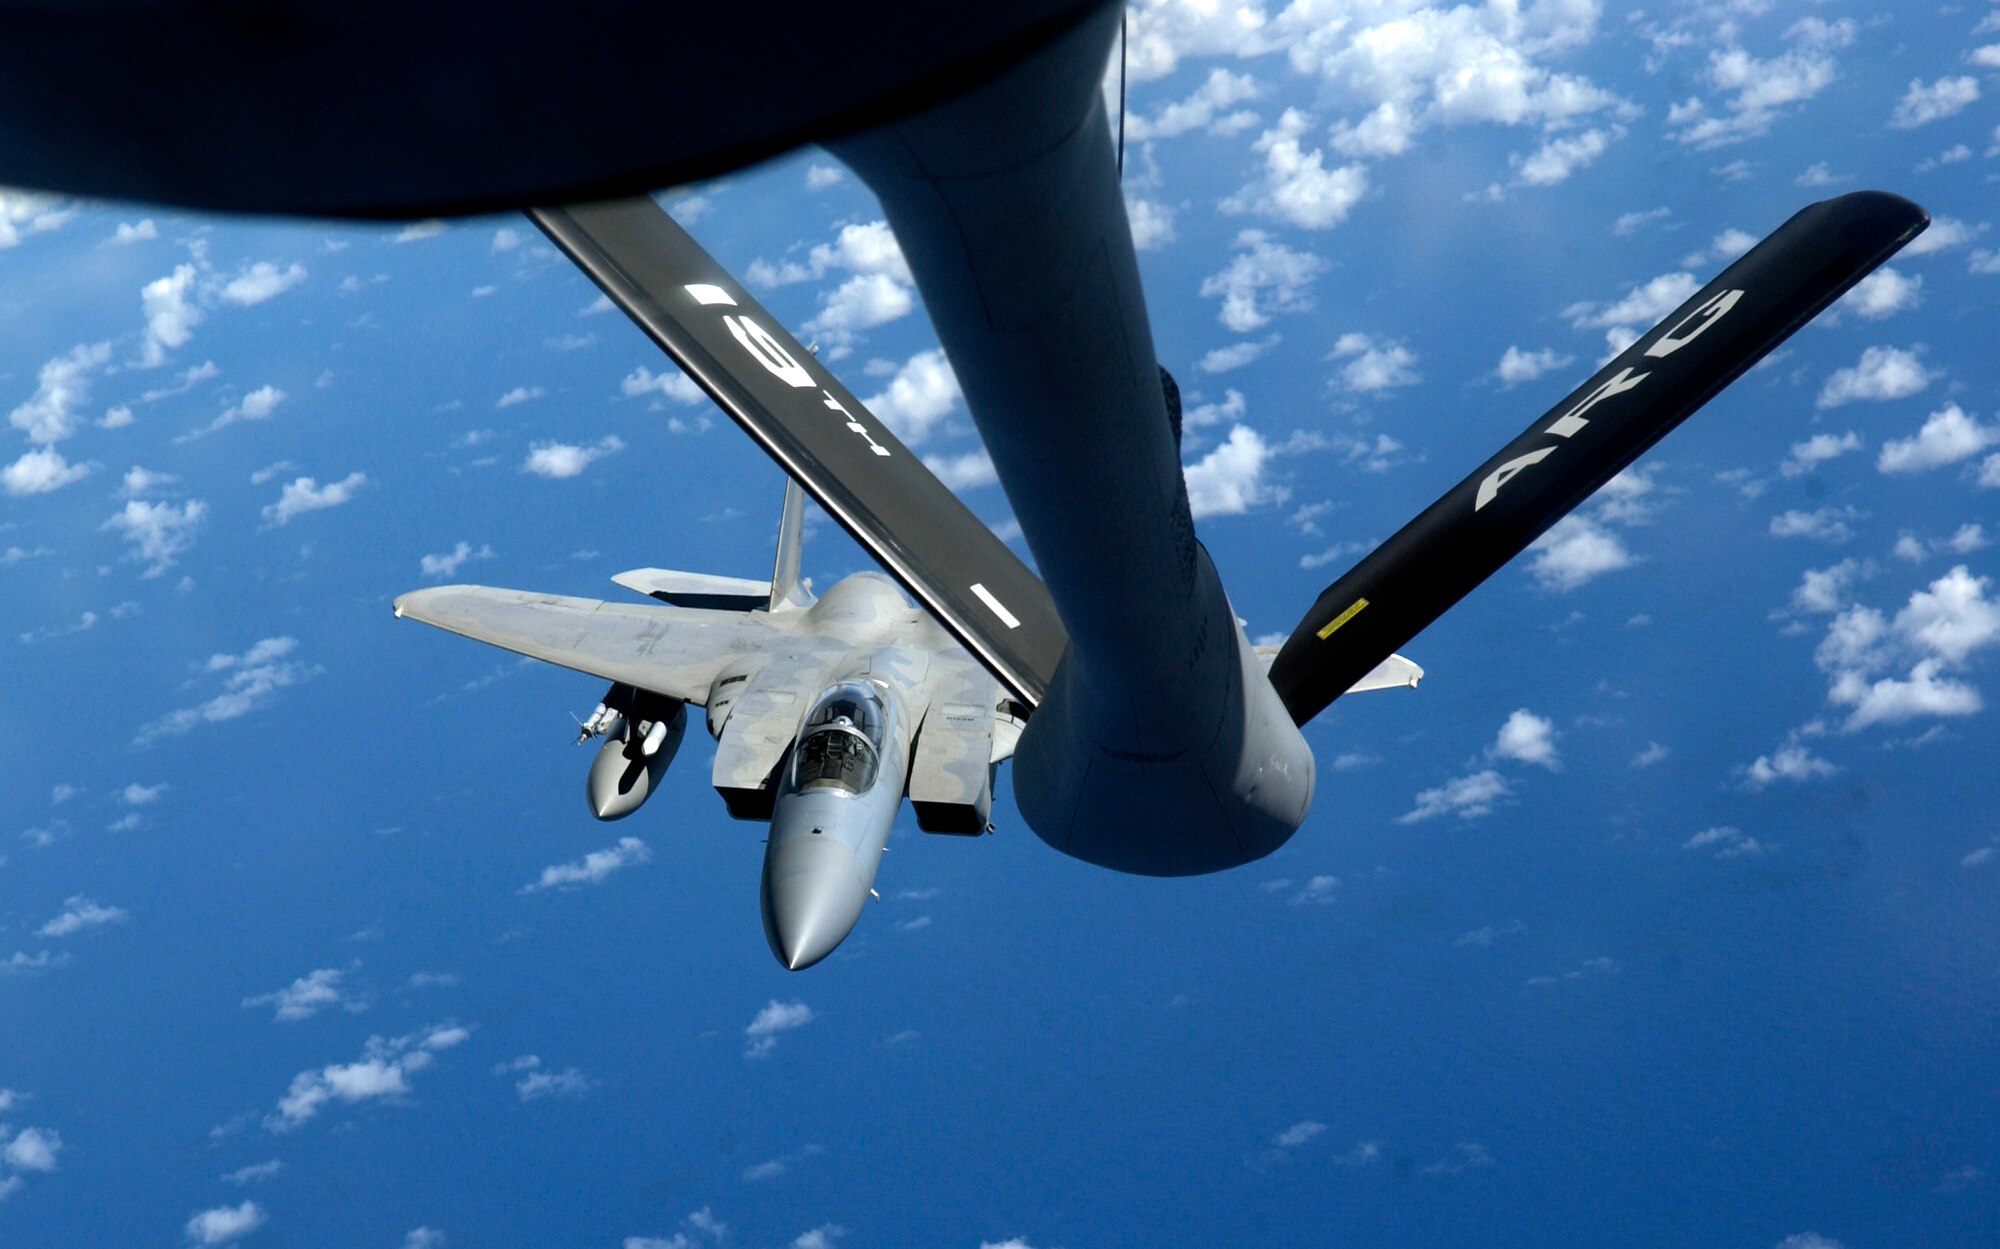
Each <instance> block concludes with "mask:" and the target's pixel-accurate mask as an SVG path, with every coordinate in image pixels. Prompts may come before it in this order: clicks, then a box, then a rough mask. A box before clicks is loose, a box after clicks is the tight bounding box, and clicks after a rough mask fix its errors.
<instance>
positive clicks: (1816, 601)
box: [1792, 559, 1862, 615]
mask: <svg viewBox="0 0 2000 1249" xmlns="http://www.w3.org/2000/svg"><path fill="white" fill-rule="evenodd" d="M1861 574H1862V568H1861V565H1860V564H1859V563H1857V562H1856V561H1854V560H1851V559H1844V560H1841V561H1840V562H1839V563H1838V564H1835V565H1833V566H1832V567H1830V568H1808V569H1806V571H1805V573H1804V575H1803V576H1802V577H1801V578H1800V580H1799V585H1798V588H1797V589H1795V590H1793V591H1792V610H1793V611H1796V612H1805V613H1809V614H1813V615H1831V614H1833V613H1834V612H1837V611H1840V610H1841V609H1842V608H1844V607H1846V606H1847V604H1848V591H1849V590H1850V589H1852V587H1853V585H1854V583H1855V580H1856V579H1857V578H1858V577H1860V576H1861Z"/></svg>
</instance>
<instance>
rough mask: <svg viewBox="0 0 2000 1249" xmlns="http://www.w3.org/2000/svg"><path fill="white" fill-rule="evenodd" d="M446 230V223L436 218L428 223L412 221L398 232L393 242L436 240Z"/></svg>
mask: <svg viewBox="0 0 2000 1249" xmlns="http://www.w3.org/2000/svg"><path fill="white" fill-rule="evenodd" d="M445 229H446V226H445V223H444V222H442V221H440V220H438V219H437V218H435V217H433V218H431V219H430V220H428V221H412V222H411V223H410V224H408V225H406V226H404V227H403V228H402V229H401V230H398V231H397V232H396V237H395V239H394V240H393V241H394V242H397V243H420V242H422V241H423V240H425V239H432V238H436V237H437V236H438V235H440V234H443V233H444V232H445Z"/></svg>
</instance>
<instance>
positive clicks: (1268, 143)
mask: <svg viewBox="0 0 2000 1249" xmlns="http://www.w3.org/2000/svg"><path fill="white" fill-rule="evenodd" d="M1311 124H1312V123H1311V122H1310V120H1309V119H1308V118H1307V117H1306V115H1305V114H1304V113H1301V112H1299V111H1298V110H1297V109H1289V108H1288V109H1286V110H1285V113H1284V116H1282V117H1281V118H1279V119H1278V124H1277V126H1276V127H1275V128H1273V129H1270V130H1266V131H1265V132H1264V134H1263V137H1261V138H1259V139H1258V140H1257V142H1256V144H1255V150H1256V151H1258V152H1261V153H1263V155H1264V176H1263V177H1262V178H1261V179H1259V180H1258V181H1256V182H1253V183H1251V184H1250V185H1248V186H1246V187H1244V188H1243V189H1242V190H1240V191H1238V192H1236V194H1234V195H1232V196H1230V197H1229V198H1228V199H1225V200H1223V201H1222V203H1221V205H1220V207H1221V208H1222V210H1223V211H1224V212H1230V213H1247V212H1254V213H1258V214H1260V215H1263V216H1267V217H1275V218H1277V219H1278V220H1280V221H1283V222H1285V223H1286V224H1288V225H1294V226H1297V227H1299V228H1300V229H1302V230H1328V229H1331V228H1333V227H1334V226H1336V225H1339V224H1340V223H1341V222H1343V221H1345V220H1347V214H1348V212H1349V211H1351V210H1352V209H1353V207H1354V206H1355V205H1356V204H1358V203H1360V202H1361V198H1362V196H1364V195H1366V194H1367V193H1368V171H1367V167H1366V166H1364V165H1361V164H1359V163H1352V164H1346V165H1341V166H1338V167H1336V168H1334V169H1327V168H1325V167H1324V160H1325V153H1323V152H1321V151H1318V150H1317V149H1315V150H1313V151H1310V152H1308V151H1305V150H1304V149H1303V147H1302V146H1301V145H1300V142H1299V140H1300V137H1301V136H1302V135H1304V134H1305V132H1306V130H1307V128H1308V127H1310V125H1311Z"/></svg>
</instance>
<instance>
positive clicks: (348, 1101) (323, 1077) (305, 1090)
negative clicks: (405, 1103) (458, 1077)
mask: <svg viewBox="0 0 2000 1249" xmlns="http://www.w3.org/2000/svg"><path fill="white" fill-rule="evenodd" d="M471 1035H472V1034H471V1031H470V1030H469V1029H467V1028H463V1027H460V1026H459V1025H457V1024H433V1025H432V1026H430V1027H428V1028H425V1029H423V1030H422V1031H419V1032H412V1033H408V1034H406V1035H404V1036H400V1037H395V1038H391V1039H384V1038H382V1037H379V1036H375V1037H369V1038H368V1043H367V1044H366V1045H365V1046H364V1047H363V1048H362V1054H361V1057H360V1058H359V1059H357V1060H356V1061H354V1062H351V1063H334V1064H330V1065H328V1066H325V1067H318V1068H314V1069H312V1070H309V1071H301V1072H300V1073H299V1074H298V1075H296V1076H294V1077H292V1082H291V1084H290V1086H289V1087H288V1088H287V1089H286V1090H285V1095H284V1096H283V1097H281V1098H279V1099H278V1104H277V1108H276V1109H275V1110H274V1111H273V1112H272V1113H271V1114H269V1115H266V1116H265V1117H264V1126H265V1127H266V1128H268V1129H269V1130H271V1131H273V1132H289V1131H292V1130H293V1129H295V1128H299V1127H302V1126H304V1125H305V1124H307V1123H310V1122H311V1121H312V1120H313V1119H315V1118H317V1117H318V1116H319V1114H320V1112H321V1111H323V1110H325V1109H326V1108H327V1107H328V1106H330V1105H333V1104H335V1103H339V1104H342V1105H350V1106H352V1105H358V1104H360V1103H362V1102H369V1101H383V1100H391V1101H393V1100H398V1099H401V1098H403V1097H406V1096H408V1095H409V1092H410V1078H411V1077H412V1076H414V1075H415V1074H416V1073H418V1072H420V1071H423V1070H424V1069H425V1068H427V1067H429V1066H430V1065H431V1064H432V1063H434V1062H435V1061H436V1060H437V1055H438V1054H440V1053H442V1052H443V1051H445V1050H448V1049H451V1048H452V1047H454V1046H457V1045H459V1044H462V1043H463V1042H464V1041H465V1040H466V1039H467V1038H468V1037H470V1036H471Z"/></svg>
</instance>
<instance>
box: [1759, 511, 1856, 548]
mask: <svg viewBox="0 0 2000 1249" xmlns="http://www.w3.org/2000/svg"><path fill="white" fill-rule="evenodd" d="M1860 515H1861V514H1860V513H1859V512H1856V511H1855V510H1854V509H1853V508H1851V507H1848V508H1833V507H1822V508H1817V509H1815V510H1813V511H1810V512H1806V511H1800V510H1799V509H1798V508H1793V509H1792V510H1791V511H1788V512H1783V513H1780V514H1779V515H1777V516H1773V517H1772V518H1771V536H1772V537H1774V538H1811V539H1812V540H1814V541H1815V542H1836V543H1838V542H1845V541H1847V540H1848V539H1849V538H1851V537H1853V536H1854V530H1853V529H1851V528H1849V527H1848V524H1847V522H1848V521H1850V520H1858V519H1860Z"/></svg>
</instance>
